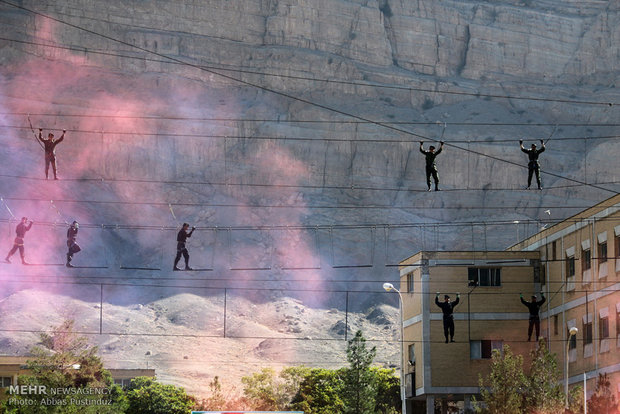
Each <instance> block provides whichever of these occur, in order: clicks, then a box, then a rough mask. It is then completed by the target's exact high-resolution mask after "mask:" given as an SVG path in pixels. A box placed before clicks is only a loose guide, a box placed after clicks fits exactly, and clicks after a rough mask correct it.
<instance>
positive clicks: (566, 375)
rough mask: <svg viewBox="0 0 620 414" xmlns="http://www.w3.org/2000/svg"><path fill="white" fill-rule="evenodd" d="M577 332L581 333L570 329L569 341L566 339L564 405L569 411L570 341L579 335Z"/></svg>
mask: <svg viewBox="0 0 620 414" xmlns="http://www.w3.org/2000/svg"><path fill="white" fill-rule="evenodd" d="M577 332H579V329H577V328H576V327H574V326H573V327H572V328H570V330H569V331H568V339H566V370H565V371H564V395H565V398H566V400H565V403H564V408H566V409H567V410H568V360H569V358H568V349H569V347H570V339H571V338H572V337H573V336H575V335H577Z"/></svg>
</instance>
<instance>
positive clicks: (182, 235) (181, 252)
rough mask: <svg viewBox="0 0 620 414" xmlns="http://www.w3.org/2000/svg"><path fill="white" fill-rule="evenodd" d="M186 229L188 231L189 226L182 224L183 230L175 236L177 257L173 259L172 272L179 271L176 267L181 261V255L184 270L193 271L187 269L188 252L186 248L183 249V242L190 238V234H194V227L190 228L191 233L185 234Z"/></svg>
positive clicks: (189, 268)
mask: <svg viewBox="0 0 620 414" xmlns="http://www.w3.org/2000/svg"><path fill="white" fill-rule="evenodd" d="M187 229H189V224H187V223H183V228H182V229H181V230H179V233H178V234H177V256H176V257H175V258H174V267H173V268H172V270H181V269H179V268H178V267H177V264H178V263H179V260H181V255H183V258H184V259H185V270H194V269H192V268H191V267H189V252H188V251H187V247H185V241H186V240H187V238H188V237H192V233H194V230H196V227H192V231H190V232H189V233H188V232H187Z"/></svg>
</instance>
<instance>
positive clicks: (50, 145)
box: [39, 128, 67, 180]
mask: <svg viewBox="0 0 620 414" xmlns="http://www.w3.org/2000/svg"><path fill="white" fill-rule="evenodd" d="M65 132H67V130H66V129H63V130H62V135H61V136H60V138H58V139H57V140H55V139H54V134H52V133H51V132H50V133H49V134H47V139H43V128H39V141H41V142H42V143H43V146H44V148H43V149H44V150H45V179H46V180H47V178H48V172H49V169H50V164H52V171H53V172H54V180H57V179H58V175H57V173H56V145H58V144H60V143H61V142H62V140H63V139H65Z"/></svg>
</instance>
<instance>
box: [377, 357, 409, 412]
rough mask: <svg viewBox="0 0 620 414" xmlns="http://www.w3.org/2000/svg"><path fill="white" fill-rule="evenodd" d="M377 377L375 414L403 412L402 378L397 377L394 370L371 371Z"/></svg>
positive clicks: (380, 369)
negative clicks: (401, 397)
mask: <svg viewBox="0 0 620 414" xmlns="http://www.w3.org/2000/svg"><path fill="white" fill-rule="evenodd" d="M370 371H371V372H372V374H373V375H374V377H375V380H374V384H375V389H376V391H377V395H376V398H375V402H376V405H375V411H374V412H375V413H378V414H379V413H380V414H394V413H399V412H400V410H401V406H402V403H401V400H400V378H399V377H398V376H396V375H395V371H394V370H393V369H386V368H376V367H373V368H371V369H370Z"/></svg>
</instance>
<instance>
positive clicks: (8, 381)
mask: <svg viewBox="0 0 620 414" xmlns="http://www.w3.org/2000/svg"><path fill="white" fill-rule="evenodd" d="M10 385H13V378H12V377H0V387H1V388H6V387H8V386H10Z"/></svg>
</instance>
